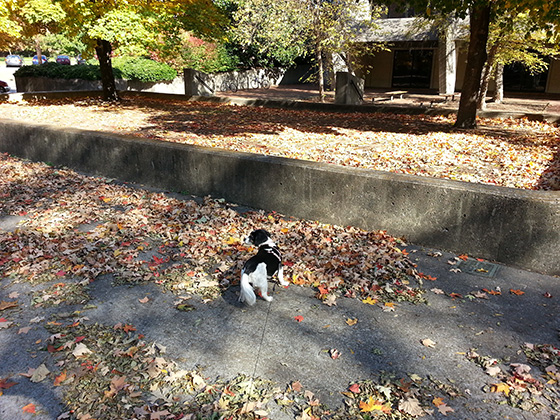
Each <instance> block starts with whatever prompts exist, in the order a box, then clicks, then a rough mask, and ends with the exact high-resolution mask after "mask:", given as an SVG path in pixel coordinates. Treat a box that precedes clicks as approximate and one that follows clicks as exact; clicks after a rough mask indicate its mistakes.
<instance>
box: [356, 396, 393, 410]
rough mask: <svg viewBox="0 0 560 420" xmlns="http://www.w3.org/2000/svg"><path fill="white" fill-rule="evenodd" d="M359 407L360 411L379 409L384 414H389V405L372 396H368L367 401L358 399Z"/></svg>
mask: <svg viewBox="0 0 560 420" xmlns="http://www.w3.org/2000/svg"><path fill="white" fill-rule="evenodd" d="M359 407H360V411H361V412H362V413H369V412H372V411H381V412H383V413H385V414H389V413H390V412H391V407H390V406H388V405H385V404H383V402H382V401H380V400H374V399H373V397H369V399H368V400H367V401H360V403H359Z"/></svg>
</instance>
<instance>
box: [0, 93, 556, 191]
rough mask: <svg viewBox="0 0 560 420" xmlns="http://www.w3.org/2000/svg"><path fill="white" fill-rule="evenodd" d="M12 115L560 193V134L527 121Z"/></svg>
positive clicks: (10, 113) (212, 113)
mask: <svg viewBox="0 0 560 420" xmlns="http://www.w3.org/2000/svg"><path fill="white" fill-rule="evenodd" d="M0 111H1V112H2V116H3V117H4V118H12V119H16V120H19V121H30V122H38V123H47V124H55V125H57V126H59V127H64V126H66V127H74V128H81V129H88V130H100V131H108V132H114V133H120V134H131V135H134V136H139V137H147V138H152V139H158V140H163V141H170V142H178V143H185V144H193V145H200V146H207V147H215V148H221V149H228V150H236V151H244V152H251V153H259V154H266V155H271V156H283V157H288V158H293V159H304V160H312V161H318V162H326V163H332V164H336V165H344V166H353V167H360V168H368V169H376V170H382V171H390V172H397V173H406V174H413V175H422V176H430V177H439V178H446V179H453V180H460V181H468V182H479V183H485V184H493V185H501V186H507V187H514V188H524V189H553V190H558V189H560V155H559V153H560V149H559V147H560V140H559V128H558V127H557V126H556V125H554V124H548V123H545V122H535V121H528V120H522V119H516V120H514V119H507V120H481V121H480V128H479V129H478V130H474V131H464V130H455V129H453V128H452V123H453V121H452V120H451V119H450V118H444V117H435V116H426V115H420V116H416V115H414V116H413V115H404V114H401V115H397V114H382V113H329V112H316V111H297V110H287V109H272V108H252V107H242V106H230V105H224V104H214V103H207V102H185V101H172V100H164V99H161V100H156V99H147V98H141V99H137V98H126V99H124V100H123V101H122V102H121V103H118V104H111V105H109V104H106V103H102V102H99V101H98V100H95V99H87V100H81V101H77V102H75V101H73V100H70V99H64V100H43V101H38V102H32V103H26V102H23V103H19V104H14V103H3V104H0Z"/></svg>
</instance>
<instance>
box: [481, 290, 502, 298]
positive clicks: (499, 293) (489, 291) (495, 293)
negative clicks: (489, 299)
mask: <svg viewBox="0 0 560 420" xmlns="http://www.w3.org/2000/svg"><path fill="white" fill-rule="evenodd" d="M482 290H483V291H484V292H486V293H488V294H489V295H493V296H499V295H501V294H502V292H501V291H499V290H488V289H482Z"/></svg>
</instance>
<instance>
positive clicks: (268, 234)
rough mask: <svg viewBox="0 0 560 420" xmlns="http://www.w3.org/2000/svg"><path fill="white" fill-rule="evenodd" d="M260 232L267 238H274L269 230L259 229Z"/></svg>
mask: <svg viewBox="0 0 560 420" xmlns="http://www.w3.org/2000/svg"><path fill="white" fill-rule="evenodd" d="M259 230H260V231H261V232H262V233H264V234H265V235H266V236H267V238H272V235H271V234H270V233H269V232H268V231H267V230H265V229H259Z"/></svg>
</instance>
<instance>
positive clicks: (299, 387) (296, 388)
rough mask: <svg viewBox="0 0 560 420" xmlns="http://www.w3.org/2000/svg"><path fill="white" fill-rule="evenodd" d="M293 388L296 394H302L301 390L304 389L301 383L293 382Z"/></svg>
mask: <svg viewBox="0 0 560 420" xmlns="http://www.w3.org/2000/svg"><path fill="white" fill-rule="evenodd" d="M291 387H292V389H293V390H294V391H295V392H301V390H302V389H303V386H302V385H301V382H300V381H295V382H292V385H291Z"/></svg>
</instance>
